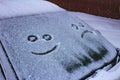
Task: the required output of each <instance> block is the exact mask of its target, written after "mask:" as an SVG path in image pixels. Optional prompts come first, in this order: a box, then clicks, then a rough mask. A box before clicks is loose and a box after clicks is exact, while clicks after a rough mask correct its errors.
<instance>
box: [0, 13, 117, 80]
mask: <svg viewBox="0 0 120 80" xmlns="http://www.w3.org/2000/svg"><path fill="white" fill-rule="evenodd" d="M0 40H1V42H2V44H3V45H4V48H5V50H6V52H7V54H8V56H9V58H10V61H11V63H12V65H13V67H14V69H15V71H16V73H17V75H18V77H19V79H20V80H78V79H81V78H82V77H84V76H85V75H87V74H89V73H90V72H91V71H93V70H96V69H97V68H100V67H102V66H103V65H105V64H107V63H109V62H111V61H112V60H113V59H114V58H115V56H116V50H115V48H114V46H112V45H111V44H110V43H109V42H108V41H107V40H106V39H104V38H103V37H102V35H101V34H100V33H99V32H98V31H96V30H94V29H93V28H91V27H90V26H89V25H88V24H86V23H85V22H84V21H82V20H80V19H79V18H77V17H76V16H75V15H72V14H70V13H69V12H67V11H63V12H51V13H43V14H39V15H32V16H23V17H14V18H8V19H3V20H1V21H0Z"/></svg>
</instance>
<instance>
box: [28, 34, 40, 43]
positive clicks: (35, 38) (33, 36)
mask: <svg viewBox="0 0 120 80" xmlns="http://www.w3.org/2000/svg"><path fill="white" fill-rule="evenodd" d="M27 39H28V41H31V42H35V41H36V40H38V37H37V36H35V35H29V36H28V38H27Z"/></svg>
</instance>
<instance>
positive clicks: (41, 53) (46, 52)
mask: <svg viewBox="0 0 120 80" xmlns="http://www.w3.org/2000/svg"><path fill="white" fill-rule="evenodd" d="M56 48H57V45H55V46H54V47H53V48H52V49H50V50H47V51H45V52H32V54H35V55H46V54H48V53H51V52H53V51H54V50H55V49H56Z"/></svg>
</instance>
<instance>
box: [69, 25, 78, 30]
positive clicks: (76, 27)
mask: <svg viewBox="0 0 120 80" xmlns="http://www.w3.org/2000/svg"><path fill="white" fill-rule="evenodd" d="M71 26H72V28H74V29H76V30H79V27H78V26H77V25H75V24H71Z"/></svg>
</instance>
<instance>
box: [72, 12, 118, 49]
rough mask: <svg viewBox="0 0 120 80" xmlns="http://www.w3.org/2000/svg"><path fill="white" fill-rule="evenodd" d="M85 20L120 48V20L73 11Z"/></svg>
mask: <svg viewBox="0 0 120 80" xmlns="http://www.w3.org/2000/svg"><path fill="white" fill-rule="evenodd" d="M72 14H76V15H77V16H78V17H79V18H81V19H82V20H84V21H85V22H86V23H88V24H89V25H91V27H93V28H95V29H97V30H99V31H100V32H101V34H102V35H103V36H104V37H105V38H106V39H107V40H108V41H110V42H111V43H112V44H113V45H114V46H115V47H117V48H120V37H119V36H120V20H119V19H118V20H117V19H111V18H105V17H100V16H94V15H89V14H85V13H72Z"/></svg>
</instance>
